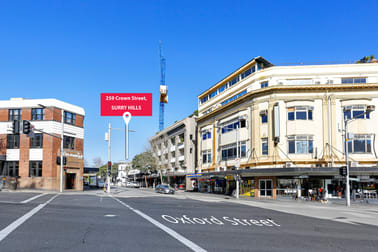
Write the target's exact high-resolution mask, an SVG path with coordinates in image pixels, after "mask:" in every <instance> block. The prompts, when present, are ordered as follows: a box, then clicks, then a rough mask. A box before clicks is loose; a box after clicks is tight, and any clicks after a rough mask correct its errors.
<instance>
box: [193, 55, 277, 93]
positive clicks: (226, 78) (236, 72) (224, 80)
mask: <svg viewBox="0 0 378 252" xmlns="http://www.w3.org/2000/svg"><path fill="white" fill-rule="evenodd" d="M254 63H263V64H264V66H265V67H271V66H274V65H273V64H272V63H270V62H269V61H267V60H266V59H264V58H263V57H261V56H257V57H255V58H253V59H251V60H250V61H248V62H247V63H245V64H244V65H242V66H241V67H239V68H238V69H236V70H235V71H233V72H232V73H230V74H229V75H227V76H226V77H224V78H223V79H222V80H220V81H218V82H217V83H216V84H215V85H213V86H211V87H210V88H208V89H206V90H205V91H203V92H202V93H201V94H199V95H198V98H201V96H203V95H205V94H207V93H209V92H210V91H213V90H215V89H217V88H218V87H219V86H220V85H221V84H224V83H225V82H226V81H228V80H230V79H231V78H233V77H234V76H235V75H236V74H240V73H241V72H242V71H244V70H247V68H248V67H250V66H251V65H253V64H254Z"/></svg>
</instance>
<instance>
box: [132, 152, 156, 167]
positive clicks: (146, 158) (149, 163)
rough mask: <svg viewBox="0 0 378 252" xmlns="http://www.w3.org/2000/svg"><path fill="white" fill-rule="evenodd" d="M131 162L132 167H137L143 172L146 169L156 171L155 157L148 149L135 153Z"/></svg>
mask: <svg viewBox="0 0 378 252" xmlns="http://www.w3.org/2000/svg"><path fill="white" fill-rule="evenodd" d="M131 164H132V167H133V169H138V170H140V171H143V172H147V170H150V171H156V159H155V157H154V156H153V155H152V152H151V151H150V150H146V151H144V152H142V153H140V154H138V155H136V156H135V157H134V158H133V160H132V163H131Z"/></svg>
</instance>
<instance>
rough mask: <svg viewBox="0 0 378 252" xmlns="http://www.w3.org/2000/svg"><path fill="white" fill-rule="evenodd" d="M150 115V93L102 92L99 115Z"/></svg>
mask: <svg viewBox="0 0 378 252" xmlns="http://www.w3.org/2000/svg"><path fill="white" fill-rule="evenodd" d="M125 112H129V113H130V114H131V115H132V116H152V93H102V94H101V116H122V115H123V114H124V113H125Z"/></svg>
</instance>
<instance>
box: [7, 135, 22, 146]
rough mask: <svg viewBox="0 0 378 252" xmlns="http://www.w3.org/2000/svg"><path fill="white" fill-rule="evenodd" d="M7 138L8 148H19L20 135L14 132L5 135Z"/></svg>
mask: <svg viewBox="0 0 378 252" xmlns="http://www.w3.org/2000/svg"><path fill="white" fill-rule="evenodd" d="M7 140H8V145H7V148H8V149H18V148H20V135H19V134H15V135H11V134H9V135H7Z"/></svg>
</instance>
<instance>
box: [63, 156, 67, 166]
mask: <svg viewBox="0 0 378 252" xmlns="http://www.w3.org/2000/svg"><path fill="white" fill-rule="evenodd" d="M66 164H67V158H66V157H63V165H66Z"/></svg>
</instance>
